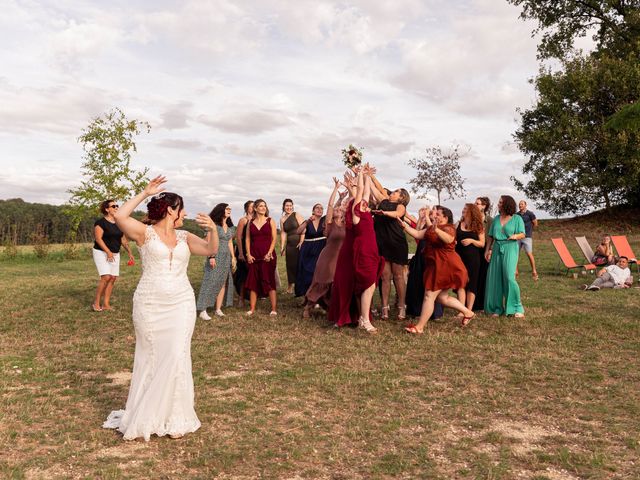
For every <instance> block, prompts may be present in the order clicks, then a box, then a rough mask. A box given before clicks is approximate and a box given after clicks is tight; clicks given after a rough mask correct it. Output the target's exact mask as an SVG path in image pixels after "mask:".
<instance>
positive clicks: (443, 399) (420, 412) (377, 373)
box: [0, 227, 640, 479]
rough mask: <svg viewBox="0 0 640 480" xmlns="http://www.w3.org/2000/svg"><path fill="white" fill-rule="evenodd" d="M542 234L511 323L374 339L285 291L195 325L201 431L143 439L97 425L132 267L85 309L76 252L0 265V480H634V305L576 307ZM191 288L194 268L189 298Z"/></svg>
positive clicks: (611, 298)
mask: <svg viewBox="0 0 640 480" xmlns="http://www.w3.org/2000/svg"><path fill="white" fill-rule="evenodd" d="M542 232H543V233H542V235H541V237H542V239H540V240H538V241H537V242H536V243H535V247H534V248H535V253H536V256H537V259H538V263H539V270H540V272H541V279H540V281H539V282H537V283H534V282H533V281H532V280H531V279H530V268H529V266H528V264H526V263H525V262H521V264H520V271H521V287H522V295H523V303H524V305H525V309H526V313H527V318H526V319H525V320H524V321H520V320H514V319H507V318H504V319H503V318H501V319H490V318H479V319H477V320H474V321H473V322H472V323H471V325H470V326H469V328H467V329H464V330H461V329H460V328H459V327H458V324H457V322H455V321H454V320H452V319H451V318H450V316H446V318H445V320H444V321H442V322H433V323H431V324H429V325H428V329H427V334H426V335H424V336H421V337H412V336H408V335H405V334H403V333H402V324H401V323H399V322H396V321H388V322H376V326H378V327H379V328H380V334H379V335H376V336H369V335H367V334H365V333H363V332H361V331H358V330H352V329H344V330H340V331H336V330H334V329H332V328H330V326H329V325H328V323H327V322H326V321H325V320H324V318H323V317H321V316H317V317H315V318H313V319H310V320H303V319H301V317H300V313H301V312H300V308H298V307H297V304H298V303H299V301H298V300H297V299H293V298H292V297H291V296H287V295H286V294H284V293H280V295H279V302H280V307H279V316H278V317H277V318H276V319H273V318H269V317H268V316H267V315H266V313H268V310H269V307H268V305H267V302H266V301H261V302H260V304H259V307H258V311H259V312H260V314H259V315H256V316H254V317H252V318H250V319H249V318H246V317H245V316H243V311H242V310H240V309H229V310H227V316H226V317H225V318H224V319H223V320H217V319H216V320H213V321H211V322H203V321H198V322H197V324H196V330H195V334H194V337H193V345H192V355H193V374H194V381H195V386H196V411H197V412H198V415H199V417H200V420H201V421H202V424H203V426H202V429H201V430H199V431H198V432H196V433H195V434H191V435H187V436H186V437H185V438H183V439H182V440H179V441H171V440H169V439H167V438H160V439H158V438H155V437H154V438H152V440H151V442H148V443H145V442H123V441H122V439H121V437H120V436H119V435H118V434H117V433H115V432H114V431H110V430H103V429H101V428H100V426H101V424H102V422H103V421H104V419H105V417H106V415H107V414H108V413H109V412H110V411H111V410H113V409H116V408H122V407H123V406H124V402H125V400H126V397H127V391H128V385H127V384H126V382H124V383H123V382H114V381H112V380H111V378H114V377H110V376H113V375H114V374H123V373H124V374H126V373H127V372H129V371H130V369H131V366H132V362H133V349H134V339H133V334H134V333H133V326H132V324H131V299H132V293H133V289H134V288H135V285H136V282H137V279H138V277H139V273H140V270H139V265H136V266H135V267H131V268H129V267H126V266H123V267H122V277H121V280H119V282H118V283H117V285H116V290H115V299H114V303H113V304H114V306H115V307H116V310H115V311H113V312H102V313H94V312H91V311H90V310H89V305H90V303H91V300H92V296H93V292H94V288H95V284H96V280H97V279H96V274H95V268H94V266H93V263H92V261H91V258H90V257H89V255H88V254H87V255H85V256H84V258H82V259H80V260H69V261H67V260H63V259H62V257H61V256H60V255H55V254H54V255H53V256H52V258H50V259H47V260H37V259H35V257H33V255H30V254H29V253H28V252H25V251H22V252H21V253H20V255H19V257H18V258H16V259H14V260H5V261H2V262H0V318H2V322H1V323H0V368H1V369H2V375H1V376H0V392H1V400H0V402H1V403H0V451H1V452H2V455H0V478H111V479H118V478H137V477H145V478H185V477H189V478H202V479H209V478H213V477H215V476H220V477H221V478H256V477H263V478H331V479H353V478H367V479H369V478H381V479H382V478H389V479H390V478H411V479H413V478H433V479H452V478H460V479H512V478H537V479H547V478H548V479H582V478H589V479H611V478H620V479H622V478H638V477H640V467H639V466H638V462H637V457H638V452H639V451H640V436H639V435H638V432H639V431H640V398H639V393H638V392H640V373H639V369H638V363H639V362H638V358H639V357H640V335H639V333H640V328H639V322H638V318H637V317H638V312H639V311H640V310H639V307H640V298H639V292H640V290H637V289H630V290H624V291H612V290H609V291H601V292H597V293H595V292H580V291H578V290H577V289H576V287H577V286H578V285H579V284H580V283H583V282H587V281H588V280H589V279H590V278H591V277H590V276H585V277H582V276H581V275H580V276H579V278H578V279H575V280H574V279H573V278H571V277H567V276H564V275H558V274H556V273H554V269H555V266H556V263H557V262H556V258H555V253H554V252H553V250H552V247H551V245H550V242H548V241H547V240H546V238H548V237H549V236H551V235H554V234H555V233H557V232H554V231H552V229H550V228H549V227H546V229H544V228H543V229H542ZM590 237H595V234H592V235H590ZM638 240H640V239H639V238H638V236H632V237H631V243H632V246H634V247H635V248H638V245H640V242H639V241H638ZM570 248H571V249H572V252H573V253H574V256H575V257H576V258H579V256H578V253H579V251H577V249H575V251H574V249H573V246H572V245H571V247H570ZM281 266H282V265H281ZM201 272H202V260H201V259H198V258H194V259H193V260H192V264H191V266H190V271H189V273H190V277H191V280H192V283H193V286H194V288H195V289H196V291H197V288H198V287H199V283H200V277H201ZM281 276H282V278H283V279H284V273H283V272H281Z"/></svg>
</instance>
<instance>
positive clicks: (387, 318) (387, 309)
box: [380, 305, 389, 320]
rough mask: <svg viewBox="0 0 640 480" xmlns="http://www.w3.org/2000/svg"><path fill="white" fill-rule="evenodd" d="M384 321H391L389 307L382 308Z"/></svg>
mask: <svg viewBox="0 0 640 480" xmlns="http://www.w3.org/2000/svg"><path fill="white" fill-rule="evenodd" d="M380 318H381V319H382V320H389V305H387V306H386V307H384V306H383V307H382V315H381V316H380Z"/></svg>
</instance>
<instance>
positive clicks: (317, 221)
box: [295, 203, 327, 297]
mask: <svg viewBox="0 0 640 480" xmlns="http://www.w3.org/2000/svg"><path fill="white" fill-rule="evenodd" d="M323 212H324V209H323V208H322V204H320V203H316V204H315V205H314V206H313V211H312V214H311V217H309V218H308V219H307V220H305V221H304V222H302V224H301V225H300V226H299V227H298V230H297V231H296V233H297V234H298V235H302V233H304V234H305V235H304V240H303V242H302V246H301V247H300V255H299V256H298V271H297V273H296V285H295V294H296V297H302V296H304V295H305V294H306V293H307V290H308V289H309V287H310V286H311V282H312V281H313V273H314V272H315V270H316V263H317V262H318V257H319V256H320V252H322V249H323V248H324V246H325V244H326V243H327V238H326V237H325V235H324V225H325V217H323V216H322V214H323Z"/></svg>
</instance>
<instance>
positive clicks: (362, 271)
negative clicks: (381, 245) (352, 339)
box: [353, 165, 384, 333]
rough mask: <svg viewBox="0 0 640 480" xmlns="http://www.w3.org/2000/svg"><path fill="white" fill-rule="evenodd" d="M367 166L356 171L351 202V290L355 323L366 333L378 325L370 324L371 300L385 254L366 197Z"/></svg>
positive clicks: (369, 184) (368, 187) (382, 266)
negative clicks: (355, 306) (380, 249)
mask: <svg viewBox="0 0 640 480" xmlns="http://www.w3.org/2000/svg"><path fill="white" fill-rule="evenodd" d="M369 172H370V169H369V167H368V166H367V165H365V166H364V167H362V168H361V169H360V171H359V172H358V190H357V192H356V198H355V200H354V203H353V230H354V240H353V272H354V282H353V294H354V295H355V296H356V300H357V302H358V309H359V311H360V317H359V319H358V326H359V327H360V328H363V329H365V330H366V331H367V332H369V333H375V332H376V331H377V329H376V328H375V327H374V326H373V325H371V300H372V298H373V293H374V292H375V289H376V284H377V283H378V279H379V278H380V275H381V274H382V270H383V268H384V258H383V257H381V256H380V255H378V244H377V243H376V232H375V230H374V228H373V215H372V214H371V209H370V208H369V203H368V199H369V196H370V194H371V177H370V176H369Z"/></svg>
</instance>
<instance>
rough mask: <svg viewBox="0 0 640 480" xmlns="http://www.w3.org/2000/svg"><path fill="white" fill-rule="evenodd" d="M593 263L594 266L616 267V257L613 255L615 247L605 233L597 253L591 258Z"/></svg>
mask: <svg viewBox="0 0 640 480" xmlns="http://www.w3.org/2000/svg"><path fill="white" fill-rule="evenodd" d="M591 263H593V264H594V265H598V266H600V265H615V263H616V257H615V255H614V254H613V245H612V244H611V236H610V235H609V234H608V233H605V234H604V235H603V236H602V240H601V241H600V245H598V246H597V247H596V251H595V252H594V253H593V257H591Z"/></svg>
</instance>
